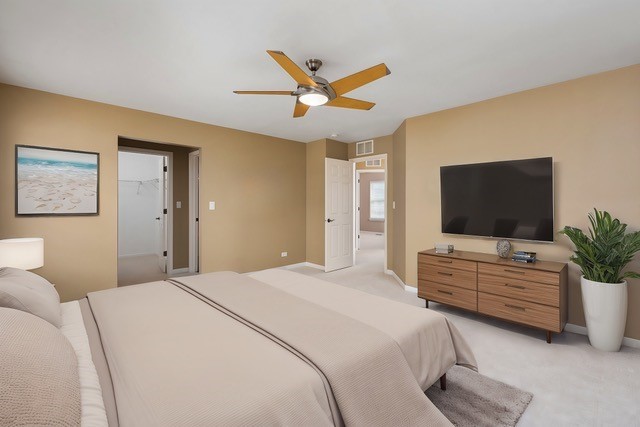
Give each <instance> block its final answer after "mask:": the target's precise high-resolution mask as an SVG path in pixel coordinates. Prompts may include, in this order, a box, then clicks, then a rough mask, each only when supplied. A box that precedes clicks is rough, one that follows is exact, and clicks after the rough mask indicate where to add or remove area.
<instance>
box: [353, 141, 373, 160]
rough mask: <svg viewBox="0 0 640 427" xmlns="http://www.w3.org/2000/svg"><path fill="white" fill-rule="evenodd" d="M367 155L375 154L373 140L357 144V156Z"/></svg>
mask: <svg viewBox="0 0 640 427" xmlns="http://www.w3.org/2000/svg"><path fill="white" fill-rule="evenodd" d="M365 154H373V139H370V140H368V141H360V142H356V156H364V155H365Z"/></svg>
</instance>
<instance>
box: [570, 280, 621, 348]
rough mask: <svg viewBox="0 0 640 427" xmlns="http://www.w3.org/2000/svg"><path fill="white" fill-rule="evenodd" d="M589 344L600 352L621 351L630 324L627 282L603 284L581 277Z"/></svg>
mask: <svg viewBox="0 0 640 427" xmlns="http://www.w3.org/2000/svg"><path fill="white" fill-rule="evenodd" d="M580 287H581V289H582V306H583V308H584V317H585V320H586V321H587V334H588V335H589V342H591V345H592V346H594V347H595V348H597V349H598V350H603V351H618V350H620V345H621V344H622V338H623V337H624V328H625V326H626V324H627V282H626V281H625V282H622V283H601V282H594V281H591V280H587V279H585V278H584V276H582V277H581V278H580Z"/></svg>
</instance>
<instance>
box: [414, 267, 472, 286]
mask: <svg viewBox="0 0 640 427" xmlns="http://www.w3.org/2000/svg"><path fill="white" fill-rule="evenodd" d="M418 278H420V279H423V280H428V281H430V282H437V283H442V284H445V285H451V286H457V287H460V288H465V289H471V290H474V291H475V290H476V289H477V288H478V287H477V279H476V273H475V272H472V271H464V270H456V269H453V268H450V267H444V266H441V265H429V266H418Z"/></svg>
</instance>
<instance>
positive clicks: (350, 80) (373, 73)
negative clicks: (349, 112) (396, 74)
mask: <svg viewBox="0 0 640 427" xmlns="http://www.w3.org/2000/svg"><path fill="white" fill-rule="evenodd" d="M389 74H391V71H389V69H388V68H387V66H386V65H385V64H384V63H382V64H378V65H376V66H374V67H371V68H367V69H366V70H362V71H360V72H358V73H355V74H351V75H350V76H347V77H344V78H342V79H340V80H336V81H335V82H333V83H331V87H332V88H333V90H334V92H335V93H336V95H338V96H340V95H343V94H345V93H347V92H351V91H352V90H354V89H357V88H359V87H360V86H364V85H366V84H367V83H371V82H372V81H374V80H378V79H379V78H381V77H384V76H387V75H389Z"/></svg>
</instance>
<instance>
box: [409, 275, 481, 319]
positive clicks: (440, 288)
mask: <svg viewBox="0 0 640 427" xmlns="http://www.w3.org/2000/svg"><path fill="white" fill-rule="evenodd" d="M418 296H419V297H421V298H425V299H427V300H429V301H436V302H441V303H444V304H448V305H453V306H456V307H460V308H465V309H467V310H473V311H476V310H477V309H478V293H477V292H476V291H472V290H469V289H461V288H458V287H455V286H449V285H443V284H442V283H436V282H430V281H423V280H418Z"/></svg>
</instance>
